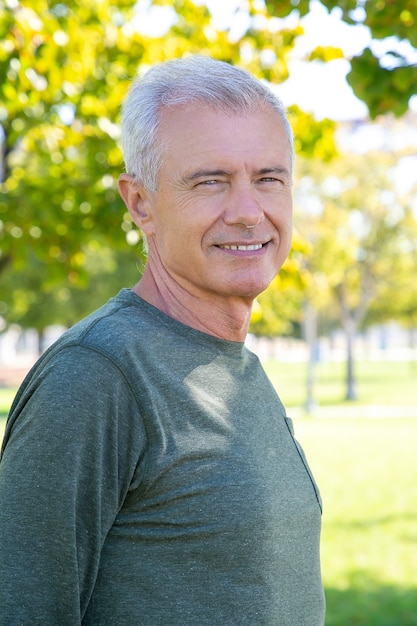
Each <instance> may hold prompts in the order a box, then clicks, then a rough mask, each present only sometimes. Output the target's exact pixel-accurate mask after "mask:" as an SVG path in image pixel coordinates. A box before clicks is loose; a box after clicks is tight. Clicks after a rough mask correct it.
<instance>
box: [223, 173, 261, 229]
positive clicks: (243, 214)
mask: <svg viewBox="0 0 417 626" xmlns="http://www.w3.org/2000/svg"><path fill="white" fill-rule="evenodd" d="M264 217H265V216H264V211H263V208H262V206H261V204H260V202H259V200H258V199H257V198H256V191H255V190H254V189H253V187H252V185H251V184H250V183H248V184H241V185H235V186H233V185H232V186H231V188H230V190H229V193H228V195H227V199H226V205H225V208H224V215H223V220H224V222H225V223H226V224H228V225H230V226H233V225H237V224H240V225H242V226H245V227H246V228H255V226H257V225H258V224H260V223H261V222H263V220H264Z"/></svg>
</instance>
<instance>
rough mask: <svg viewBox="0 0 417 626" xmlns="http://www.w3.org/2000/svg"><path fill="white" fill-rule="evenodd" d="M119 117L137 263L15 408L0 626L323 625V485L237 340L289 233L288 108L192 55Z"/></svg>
mask: <svg viewBox="0 0 417 626" xmlns="http://www.w3.org/2000/svg"><path fill="white" fill-rule="evenodd" d="M122 131H123V147H124V154H125V161H126V169H127V173H126V174H122V175H121V177H120V192H121V195H122V197H123V199H124V201H125V203H126V205H127V207H128V209H129V211H130V213H131V215H132V218H133V220H134V221H135V223H136V224H137V225H138V226H139V228H140V229H141V230H142V231H143V233H144V235H145V236H146V238H147V244H148V260H147V265H146V267H145V270H144V273H143V277H142V278H141V280H140V281H139V283H138V284H137V285H136V286H135V287H134V288H133V290H122V292H121V293H120V294H119V295H118V296H117V297H115V298H114V299H112V300H111V301H110V302H109V303H107V304H106V305H105V306H104V307H103V308H102V309H100V310H99V311H97V312H96V313H94V314H93V315H91V316H90V317H88V318H87V319H85V320H83V321H82V322H80V323H79V324H77V325H76V326H75V327H74V328H72V329H71V330H69V331H68V332H67V333H66V334H65V335H64V336H63V337H62V338H61V339H60V340H59V341H58V342H57V343H56V344H55V345H54V346H52V347H51V348H50V349H49V350H48V351H47V352H46V353H45V355H43V357H42V358H41V359H40V361H39V362H38V364H37V365H35V367H34V368H33V371H32V372H31V373H30V374H29V375H28V377H27V379H26V381H25V382H24V383H23V385H22V387H21V389H20V391H19V393H18V396H17V398H16V400H15V403H14V406H13V407H12V411H11V414H10V417H9V421H8V426H7V432H6V436H5V444H4V451H3V457H2V464H1V478H0V506H1V524H0V542H1V558H0V570H1V578H0V580H1V584H0V590H1V591H0V594H2V597H1V601H0V606H1V609H0V611H1V616H2V617H1V620H0V623H1V625H2V626H12V625H14V624H25V625H26V624H27V625H29V624H30V625H31V626H33V625H35V624H39V625H40V624H42V625H51V626H52V625H54V626H60V625H68V626H75V625H76V624H88V625H99V624H100V625H102V626H116V625H117V626H119V625H120V626H136V625H149V626H156V625H173V626H184V625H185V626H188V625H195V626H197V625H198V626H201V625H209V626H215V625H217V624H225V625H248V626H256V625H261V624H267V625H279V626H284V625H285V626H287V625H288V626H303V625H305V626H321V625H322V624H323V622H324V599H323V589H322V584H321V576H320V563H319V537H320V519H321V507H320V499H319V495H318V491H317V488H316V486H315V483H314V480H313V478H312V476H311V473H310V470H309V468H308V466H307V463H306V461H305V458H304V456H303V453H302V451H301V450H300V448H299V446H298V445H297V443H296V442H295V440H294V438H293V434H292V428H291V422H290V420H289V419H288V418H287V417H286V415H285V411H284V409H283V407H282V404H281V402H280V400H279V399H278V397H277V395H276V393H275V391H274V390H273V388H272V386H271V384H270V382H269V381H268V379H267V378H266V375H265V373H264V371H263V369H262V367H261V365H260V363H259V361H258V359H257V358H256V357H255V355H253V354H252V353H251V352H249V350H247V348H246V347H245V345H244V340H245V337H246V333H247V330H248V325H249V320H250V315H251V307H252V303H253V300H254V298H255V297H256V296H257V295H258V294H259V293H260V292H261V291H263V290H264V289H265V288H266V287H267V286H268V284H269V283H270V281H271V280H272V278H273V277H274V276H275V275H276V273H277V272H278V270H279V269H280V267H281V265H282V264H283V262H284V260H285V258H286V256H287V254H288V251H289V249H290V244H291V228H292V226H291V219H292V218H291V213H292V209H291V168H292V143H291V141H292V140H291V131H290V129H289V126H288V122H287V120H286V117H285V113H284V112H283V109H282V106H281V104H280V102H279V101H278V100H277V99H276V97H275V96H274V95H273V94H272V93H271V92H270V91H269V90H268V89H267V88H266V87H264V86H263V85H262V84H261V83H259V82H258V81H257V80H255V79H254V78H253V77H251V76H250V75H248V74H246V73H245V72H243V71H242V70H239V69H237V68H234V67H232V66H230V65H228V64H226V63H221V62H217V61H213V60H211V59H209V58H205V57H199V56H197V57H190V58H187V59H183V60H176V61H172V62H168V63H165V64H162V65H159V66H156V67H154V68H153V69H151V70H150V71H149V72H148V73H147V74H146V75H145V76H144V78H142V79H141V80H137V81H136V82H134V84H133V86H132V88H131V90H130V93H129V95H128V97H127V99H126V102H125V104H124V109H123V119H122Z"/></svg>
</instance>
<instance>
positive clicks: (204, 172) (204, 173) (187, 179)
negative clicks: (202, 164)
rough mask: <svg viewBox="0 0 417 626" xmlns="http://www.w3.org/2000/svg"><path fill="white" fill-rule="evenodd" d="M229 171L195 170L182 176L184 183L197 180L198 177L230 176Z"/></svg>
mask: <svg viewBox="0 0 417 626" xmlns="http://www.w3.org/2000/svg"><path fill="white" fill-rule="evenodd" d="M230 174H231V172H230V171H228V170H221V169H215V170H196V171H195V172H190V174H186V175H185V176H184V179H183V180H184V181H185V182H186V183H192V182H193V181H194V180H198V179H199V178H210V177H213V176H230Z"/></svg>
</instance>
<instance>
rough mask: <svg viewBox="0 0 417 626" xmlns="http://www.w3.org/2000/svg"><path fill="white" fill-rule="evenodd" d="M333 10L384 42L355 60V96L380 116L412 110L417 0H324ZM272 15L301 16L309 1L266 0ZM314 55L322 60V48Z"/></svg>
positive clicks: (352, 80)
mask: <svg viewBox="0 0 417 626" xmlns="http://www.w3.org/2000/svg"><path fill="white" fill-rule="evenodd" d="M320 2H321V4H322V5H323V6H324V7H326V8H327V9H328V10H329V11H331V10H333V9H337V10H338V11H339V12H341V16H342V19H343V20H344V21H345V22H346V23H347V24H351V25H363V26H366V27H368V28H369V31H370V34H371V36H372V39H373V40H379V41H380V42H382V44H383V46H382V47H381V46H379V49H378V52H377V51H376V46H375V45H374V43H373V44H372V45H371V46H370V47H368V48H366V49H365V50H363V51H362V53H361V54H359V55H358V56H355V57H353V58H352V59H350V63H351V71H350V73H349V75H348V78H347V79H348V82H349V84H350V85H351V87H352V88H353V91H354V92H355V94H356V95H357V96H358V98H360V99H361V100H363V101H364V102H365V103H366V104H367V106H368V109H369V115H370V117H371V118H372V119H375V118H376V117H377V116H378V115H383V114H385V113H393V114H394V115H396V116H400V115H402V114H403V113H405V112H406V111H407V109H408V105H409V100H410V98H411V97H412V96H413V95H415V94H416V89H417V80H416V67H415V61H414V60H413V59H415V55H416V48H417V19H416V15H417V0H400V1H398V0H379V1H378V2H364V1H363V0H342V1H341V2H340V1H336V0H320ZM266 5H267V8H268V11H269V12H270V13H271V15H276V16H278V17H285V16H287V15H289V14H290V13H291V12H292V11H294V10H296V11H298V13H299V15H300V16H301V17H302V16H304V15H306V14H307V13H308V12H309V10H310V0H297V1H295V0H266ZM311 58H316V59H317V58H319V59H320V58H323V51H322V50H320V49H319V50H314V51H313V52H312V53H311V55H310V59H311Z"/></svg>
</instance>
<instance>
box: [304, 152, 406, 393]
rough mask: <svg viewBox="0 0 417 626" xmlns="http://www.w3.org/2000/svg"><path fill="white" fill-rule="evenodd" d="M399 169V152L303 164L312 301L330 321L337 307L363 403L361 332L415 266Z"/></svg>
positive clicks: (350, 384)
mask: <svg viewBox="0 0 417 626" xmlns="http://www.w3.org/2000/svg"><path fill="white" fill-rule="evenodd" d="M394 165H395V155H389V154H372V153H368V154H366V155H358V154H349V155H340V156H339V157H338V158H337V159H335V160H334V161H333V162H332V163H331V164H330V165H329V166H328V167H327V168H326V169H325V170H324V169H323V168H322V165H321V163H317V162H316V161H314V160H310V161H308V162H307V161H302V162H300V164H299V171H298V175H299V184H298V187H297V194H296V206H297V207H299V210H300V214H299V215H298V219H297V222H298V224H299V227H300V230H301V232H302V234H303V235H304V236H305V238H306V239H307V240H308V241H309V242H310V245H311V247H310V252H309V254H308V255H306V258H305V263H306V266H307V268H308V270H309V272H310V275H311V283H310V285H309V289H308V290H307V299H308V301H309V302H311V303H312V304H313V305H314V306H315V308H316V309H318V310H319V312H320V310H321V311H323V309H324V308H325V314H326V316H327V318H328V319H329V318H331V308H330V306H329V303H330V302H333V318H334V319H337V318H339V319H340V324H341V326H342V328H343V329H344V332H345V336H346V351H347V359H346V364H347V370H346V384H347V386H346V398H347V399H348V400H353V399H355V398H356V389H355V375H354V339H355V335H356V333H357V331H358V329H359V328H360V327H361V325H362V324H363V323H364V320H365V318H366V315H367V314H368V312H369V311H370V309H371V306H372V305H375V303H376V302H377V301H378V299H379V298H380V297H381V294H382V293H390V297H391V298H392V299H394V300H395V298H396V297H397V295H398V294H399V285H398V270H399V267H400V266H404V264H407V263H410V262H413V261H412V259H413V254H414V248H413V247H410V245H409V242H410V241H411V239H412V238H413V237H415V226H416V224H415V218H414V217H413V214H412V212H411V211H410V206H409V204H408V201H407V200H406V199H405V198H402V197H401V196H400V194H399V193H398V192H397V190H396V189H395V185H394V182H393V179H392V177H391V173H392V171H393V169H394ZM414 266H415V262H414ZM318 284H319V285H320V286H321V288H320V289H317V285H318ZM318 298H320V299H321V301H320V300H318ZM329 298H330V300H329ZM335 307H337V309H336V308H335ZM336 311H337V312H336Z"/></svg>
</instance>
